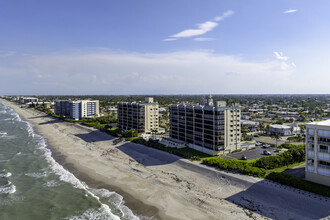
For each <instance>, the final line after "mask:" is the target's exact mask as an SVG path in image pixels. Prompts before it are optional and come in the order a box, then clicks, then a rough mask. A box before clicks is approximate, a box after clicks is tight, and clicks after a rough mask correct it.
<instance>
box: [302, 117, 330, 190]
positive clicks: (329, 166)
mask: <svg viewBox="0 0 330 220" xmlns="http://www.w3.org/2000/svg"><path fill="white" fill-rule="evenodd" d="M305 176H306V180H309V181H312V182H316V183H319V184H323V185H327V186H330V120H326V121H321V122H312V123H308V124H306V168H305Z"/></svg>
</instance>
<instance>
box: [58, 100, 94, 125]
mask: <svg viewBox="0 0 330 220" xmlns="http://www.w3.org/2000/svg"><path fill="white" fill-rule="evenodd" d="M55 114H56V115H63V116H65V117H67V118H70V119H75V120H80V119H83V118H94V117H98V116H99V114H100V111H99V101H98V100H79V101H71V100H57V101H55Z"/></svg>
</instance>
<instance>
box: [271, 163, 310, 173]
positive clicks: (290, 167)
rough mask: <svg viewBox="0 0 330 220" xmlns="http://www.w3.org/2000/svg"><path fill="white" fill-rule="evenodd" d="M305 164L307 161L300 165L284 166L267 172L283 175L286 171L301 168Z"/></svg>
mask: <svg viewBox="0 0 330 220" xmlns="http://www.w3.org/2000/svg"><path fill="white" fill-rule="evenodd" d="M304 163H305V161H303V162H300V163H293V164H290V165H289V166H283V167H278V168H275V169H271V170H267V174H270V173H272V172H277V173H282V172H284V171H286V170H290V169H293V168H295V167H297V166H300V165H302V164H304Z"/></svg>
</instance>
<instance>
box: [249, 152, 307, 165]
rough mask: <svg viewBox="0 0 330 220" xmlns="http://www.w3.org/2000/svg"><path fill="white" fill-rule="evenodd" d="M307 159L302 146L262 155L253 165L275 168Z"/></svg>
mask: <svg viewBox="0 0 330 220" xmlns="http://www.w3.org/2000/svg"><path fill="white" fill-rule="evenodd" d="M304 160H305V150H304V148H301V147H296V148H292V149H290V150H288V151H286V152H284V153H282V154H280V155H273V156H268V157H262V158H259V159H258V160H256V161H255V162H254V163H253V166H255V167H259V168H264V169H274V168H278V167H282V166H288V165H289V164H292V163H299V162H303V161H304Z"/></svg>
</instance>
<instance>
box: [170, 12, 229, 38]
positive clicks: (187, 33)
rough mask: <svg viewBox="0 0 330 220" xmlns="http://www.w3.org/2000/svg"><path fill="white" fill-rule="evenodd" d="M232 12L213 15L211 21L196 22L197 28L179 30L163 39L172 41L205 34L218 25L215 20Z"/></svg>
mask: <svg viewBox="0 0 330 220" xmlns="http://www.w3.org/2000/svg"><path fill="white" fill-rule="evenodd" d="M232 14H234V12H233V11H226V12H225V13H223V14H222V15H221V16H218V17H215V18H214V20H213V21H206V22H204V23H201V24H196V26H197V28H195V29H186V30H183V31H180V32H179V33H177V34H173V35H170V36H169V37H170V38H166V39H164V41H173V40H177V39H179V38H188V37H196V36H200V35H203V34H206V33H207V32H210V31H212V30H213V29H214V28H216V27H217V26H218V25H219V24H218V22H217V21H221V20H223V19H225V18H227V17H229V16H231V15H232Z"/></svg>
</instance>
